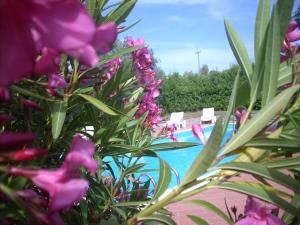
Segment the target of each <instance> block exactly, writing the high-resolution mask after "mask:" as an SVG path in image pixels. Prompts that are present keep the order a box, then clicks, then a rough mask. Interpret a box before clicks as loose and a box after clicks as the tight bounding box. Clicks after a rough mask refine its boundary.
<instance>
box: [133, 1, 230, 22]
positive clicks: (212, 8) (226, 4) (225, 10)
mask: <svg viewBox="0 0 300 225" xmlns="http://www.w3.org/2000/svg"><path fill="white" fill-rule="evenodd" d="M138 2H139V3H140V4H151V5H202V6H203V7H205V8H204V9H202V10H205V12H206V13H207V14H208V15H210V16H211V17H212V18H214V19H217V20H223V17H224V16H228V15H231V14H232V12H233V10H234V9H235V3H236V0H235V1H233V0H139V1H138Z"/></svg>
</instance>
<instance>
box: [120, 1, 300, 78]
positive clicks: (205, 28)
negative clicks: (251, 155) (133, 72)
mask: <svg viewBox="0 0 300 225" xmlns="http://www.w3.org/2000/svg"><path fill="white" fill-rule="evenodd" d="M287 1H288V0H287ZM272 2H274V0H273V1H272ZM299 2H300V0H296V4H297V5H299ZM257 5H258V0H139V1H138V3H137V5H136V7H135V8H134V10H133V12H132V13H131V15H130V16H129V17H128V19H127V21H126V24H127V25H128V24H131V23H133V22H135V21H137V20H138V19H142V21H141V22H140V23H139V24H137V25H136V26H135V27H133V28H131V29H130V30H128V31H127V32H126V33H125V34H123V36H124V35H126V36H132V37H134V38H135V39H136V38H138V37H143V38H144V39H145V42H146V43H147V44H148V45H149V47H150V48H152V49H153V51H154V55H155V57H157V58H158V59H159V60H160V63H159V66H160V67H161V68H162V69H163V70H164V71H165V72H166V73H167V74H168V73H171V72H175V71H177V72H180V73H182V72H184V71H194V72H196V71H197V70H198V64H197V55H196V54H195V52H196V50H197V49H199V50H200V51H201V53H200V64H201V65H202V64H207V65H208V66H209V69H210V70H213V69H218V70H223V69H226V68H228V67H229V66H230V65H232V64H234V63H236V61H235V59H234V56H233V54H232V53H231V50H230V46H229V44H228V41H227V38H226V34H225V30H224V25H223V18H224V17H226V18H228V19H229V20H230V21H231V23H232V24H233V26H234V27H235V29H236V30H237V32H238V33H239V35H240V37H241V38H242V40H243V41H244V43H245V45H246V48H247V49H248V52H249V54H250V57H251V58H253V46H254V45H253V31H254V24H255V16H256V9H257Z"/></svg>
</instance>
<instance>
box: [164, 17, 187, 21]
mask: <svg viewBox="0 0 300 225" xmlns="http://www.w3.org/2000/svg"><path fill="white" fill-rule="evenodd" d="M166 20H167V21H169V22H177V23H183V22H185V19H184V18H182V17H180V16H168V17H167V18H166Z"/></svg>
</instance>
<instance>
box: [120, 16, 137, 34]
mask: <svg viewBox="0 0 300 225" xmlns="http://www.w3.org/2000/svg"><path fill="white" fill-rule="evenodd" d="M141 21H142V19H139V20H137V21H136V22H134V23H133V24H131V25H129V26H126V27H125V28H123V29H121V30H119V34H120V33H123V32H125V31H127V30H129V29H131V28H132V27H134V26H135V25H137V24H138V23H139V22H141Z"/></svg>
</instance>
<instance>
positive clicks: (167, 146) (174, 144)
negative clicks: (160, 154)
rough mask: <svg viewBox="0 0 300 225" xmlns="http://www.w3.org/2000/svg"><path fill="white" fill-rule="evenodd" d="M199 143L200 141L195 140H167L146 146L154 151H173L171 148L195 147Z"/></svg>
mask: <svg viewBox="0 0 300 225" xmlns="http://www.w3.org/2000/svg"><path fill="white" fill-rule="evenodd" d="M198 145H199V144H198V143H194V142H167V143H161V144H153V145H149V146H147V147H145V148H147V149H151V150H154V151H171V150H179V149H182V148H189V147H195V146H198Z"/></svg>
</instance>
